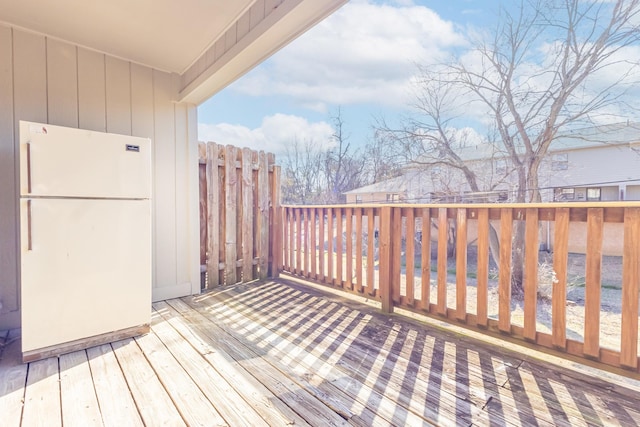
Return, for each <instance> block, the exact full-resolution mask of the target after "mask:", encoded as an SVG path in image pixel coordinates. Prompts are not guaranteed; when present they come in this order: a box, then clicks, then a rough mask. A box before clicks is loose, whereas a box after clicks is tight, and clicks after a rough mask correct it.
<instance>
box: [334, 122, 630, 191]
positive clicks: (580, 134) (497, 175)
mask: <svg viewBox="0 0 640 427" xmlns="http://www.w3.org/2000/svg"><path fill="white" fill-rule="evenodd" d="M457 154H458V155H459V156H460V157H461V158H462V159H463V160H464V161H465V162H466V164H467V165H468V166H469V168H470V169H472V170H474V171H475V172H476V174H477V176H478V181H479V184H480V187H481V188H483V189H485V190H486V191H483V192H471V191H470V188H469V185H468V184H467V181H466V180H465V178H464V176H463V175H462V173H461V172H460V171H459V170H457V169H454V168H452V167H447V166H443V165H437V166H426V167H424V169H422V170H417V169H415V168H407V170H406V171H405V173H404V174H403V175H402V176H400V177H396V178H392V179H389V180H386V181H381V182H379V183H376V184H372V185H369V186H365V187H361V188H357V189H354V190H351V191H349V192H347V193H345V194H346V196H347V202H348V203H389V202H402V203H504V202H512V201H514V199H515V192H516V190H517V177H516V174H515V173H514V172H513V167H512V165H511V164H510V161H509V159H508V158H507V157H505V156H504V155H501V154H500V153H499V152H497V150H496V149H494V148H493V147H491V146H488V145H477V146H470V147H462V148H460V149H459V150H458V152H457ZM539 184H540V192H541V196H542V200H543V201H545V202H550V201H558V202H560V201H563V202H566V201H576V202H578V201H615V200H640V124H639V123H617V124H612V125H606V126H599V127H591V128H584V129H579V130H575V131H573V132H569V133H567V134H566V135H564V136H562V137H559V138H557V139H556V140H554V141H553V143H552V145H551V147H550V149H549V152H548V153H547V156H546V158H545V159H544V161H543V163H542V165H541V168H540V173H539Z"/></svg>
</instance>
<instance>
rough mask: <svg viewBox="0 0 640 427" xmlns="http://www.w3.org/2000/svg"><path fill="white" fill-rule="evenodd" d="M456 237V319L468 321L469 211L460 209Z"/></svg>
mask: <svg viewBox="0 0 640 427" xmlns="http://www.w3.org/2000/svg"><path fill="white" fill-rule="evenodd" d="M456 220H457V228H458V233H457V237H456V318H457V319H458V320H461V321H465V320H466V319H467V210H466V209H464V208H458V214H457V219H456Z"/></svg>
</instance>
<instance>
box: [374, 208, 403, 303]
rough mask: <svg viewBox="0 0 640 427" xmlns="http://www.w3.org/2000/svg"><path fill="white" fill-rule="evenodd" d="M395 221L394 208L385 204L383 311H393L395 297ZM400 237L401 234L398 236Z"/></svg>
mask: <svg viewBox="0 0 640 427" xmlns="http://www.w3.org/2000/svg"><path fill="white" fill-rule="evenodd" d="M392 221H393V208H392V207H391V206H383V207H382V209H381V212H380V237H379V238H380V257H379V261H378V262H379V266H380V268H379V271H380V283H379V286H380V297H381V298H382V312H383V313H393V299H392V289H393V286H392V285H393V284H392V283H391V279H392V277H391V259H392V249H391V223H392ZM396 237H397V238H400V237H399V236H396Z"/></svg>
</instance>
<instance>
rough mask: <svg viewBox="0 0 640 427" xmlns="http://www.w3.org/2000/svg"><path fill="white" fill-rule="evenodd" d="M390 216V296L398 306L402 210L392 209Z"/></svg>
mask: <svg viewBox="0 0 640 427" xmlns="http://www.w3.org/2000/svg"><path fill="white" fill-rule="evenodd" d="M391 209H392V211H393V212H392V216H391V221H392V222H391V227H392V229H391V230H392V231H391V236H392V239H391V279H390V281H389V286H391V296H392V299H393V303H394V304H400V270H401V266H400V261H401V258H402V209H400V208H397V207H392V208H391Z"/></svg>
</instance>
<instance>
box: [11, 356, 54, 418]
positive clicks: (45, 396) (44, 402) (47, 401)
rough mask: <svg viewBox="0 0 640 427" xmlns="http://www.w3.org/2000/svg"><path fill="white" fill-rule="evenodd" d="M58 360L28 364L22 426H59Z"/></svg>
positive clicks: (52, 359) (45, 360) (51, 359)
mask: <svg viewBox="0 0 640 427" xmlns="http://www.w3.org/2000/svg"><path fill="white" fill-rule="evenodd" d="M59 380H60V378H59V371H58V358H57V357H51V358H49V359H44V360H39V361H37V362H32V363H29V372H28V373H27V390H26V392H25V397H24V409H23V412H22V424H21V425H22V426H24V427H31V426H43V427H45V426H50V427H55V426H61V425H62V418H61V416H62V413H61V408H60V381H59Z"/></svg>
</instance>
